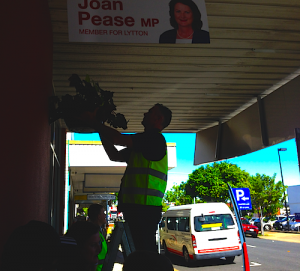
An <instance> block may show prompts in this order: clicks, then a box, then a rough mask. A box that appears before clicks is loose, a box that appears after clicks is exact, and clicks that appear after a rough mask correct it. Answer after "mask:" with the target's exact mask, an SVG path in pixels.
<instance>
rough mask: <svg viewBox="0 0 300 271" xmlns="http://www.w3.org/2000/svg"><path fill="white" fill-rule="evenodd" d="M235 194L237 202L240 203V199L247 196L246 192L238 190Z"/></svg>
mask: <svg viewBox="0 0 300 271" xmlns="http://www.w3.org/2000/svg"><path fill="white" fill-rule="evenodd" d="M235 194H236V200H237V201H240V198H242V197H243V196H244V195H245V192H244V190H239V189H236V190H235Z"/></svg>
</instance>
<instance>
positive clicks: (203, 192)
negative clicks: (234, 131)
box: [185, 162, 250, 202]
mask: <svg viewBox="0 0 300 271" xmlns="http://www.w3.org/2000/svg"><path fill="white" fill-rule="evenodd" d="M249 178H250V175H249V173H248V172H246V171H244V170H242V169H241V168H239V167H238V166H237V165H234V164H231V163H228V162H220V163H213V164H212V165H207V166H205V167H204V166H201V167H199V168H198V169H196V170H194V171H193V172H192V173H191V174H190V175H189V179H188V181H187V183H186V186H185V191H186V194H187V195H190V196H191V198H193V197H198V198H200V199H201V200H202V201H204V202H212V201H216V202H227V201H228V200H229V194H228V186H227V183H229V184H230V185H231V187H233V188H235V187H248V186H249Z"/></svg>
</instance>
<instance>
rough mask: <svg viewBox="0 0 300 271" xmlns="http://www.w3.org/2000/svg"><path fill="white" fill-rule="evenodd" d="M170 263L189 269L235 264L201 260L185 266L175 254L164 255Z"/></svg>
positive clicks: (215, 260) (181, 259)
mask: <svg viewBox="0 0 300 271" xmlns="http://www.w3.org/2000/svg"><path fill="white" fill-rule="evenodd" d="M161 254H163V255H164V251H163V250H162V251H161ZM166 256H167V257H168V258H169V259H170V261H171V262H172V264H173V265H178V266H189V267H204V266H217V265H228V264H236V263H235V262H233V263H228V262H226V260H225V259H210V260H201V261H191V263H190V264H189V265H187V264H186V262H185V261H184V259H183V257H180V256H178V255H175V254H170V253H168V255H166Z"/></svg>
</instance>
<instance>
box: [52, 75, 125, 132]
mask: <svg viewBox="0 0 300 271" xmlns="http://www.w3.org/2000/svg"><path fill="white" fill-rule="evenodd" d="M69 81H70V87H75V89H76V95H74V96H72V95H69V94H66V95H64V96H62V97H61V98H59V97H57V96H52V97H50V109H49V123H53V122H54V121H56V120H58V119H64V121H65V123H66V125H67V126H68V128H69V130H70V131H72V132H93V131H94V129H93V128H91V127H88V126H87V124H86V123H85V122H84V121H83V120H82V119H81V116H82V115H83V114H84V113H85V112H95V110H96V109H97V113H96V119H97V120H98V121H99V122H106V123H108V124H110V126H113V127H114V128H123V129H124V130H125V129H127V123H128V121H127V120H126V119H125V117H124V115H123V114H120V113H115V110H116V106H115V104H114V102H113V94H114V93H113V92H111V91H106V90H103V89H101V88H100V87H99V84H98V83H95V82H93V81H92V82H91V81H90V78H89V76H86V78H85V80H83V81H82V80H81V79H80V77H79V76H78V75H77V74H72V76H71V77H70V78H69Z"/></svg>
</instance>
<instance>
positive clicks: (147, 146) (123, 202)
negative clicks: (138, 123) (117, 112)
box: [90, 104, 172, 251]
mask: <svg viewBox="0 0 300 271" xmlns="http://www.w3.org/2000/svg"><path fill="white" fill-rule="evenodd" d="M171 118H172V112H171V110H169V109H168V108H167V107H165V106H163V105H162V104H155V105H154V106H153V107H152V108H151V109H149V111H148V112H147V113H144V118H143V120H142V125H143V126H144V132H143V133H137V134H121V133H119V132H118V131H117V130H115V129H113V128H111V127H108V126H105V125H103V124H99V123H98V124H96V123H95V118H93V121H92V122H91V120H90V122H91V123H92V124H93V126H94V128H96V130H97V131H98V132H99V135H100V138H101V141H102V144H103V147H104V149H105V151H106V153H107V155H108V156H109V158H110V160H112V161H119V162H127V168H126V170H125V173H124V176H123V178H122V181H121V187H120V192H119V197H118V211H119V212H123V215H124V218H125V221H126V222H127V223H128V225H129V228H130V231H131V235H132V238H133V241H134V244H135V247H136V250H152V251H157V248H156V240H155V234H156V230H157V224H158V223H159V221H160V219H161V211H162V199H163V196H164V193H165V190H166V187H167V172H168V159H167V158H168V156H167V144H166V141H165V138H164V136H163V135H162V134H161V131H162V130H163V129H164V128H165V127H167V126H168V125H169V124H170V122H171ZM114 145H120V146H125V147H127V148H125V149H123V150H120V151H118V150H117V149H116V147H115V146H114Z"/></svg>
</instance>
